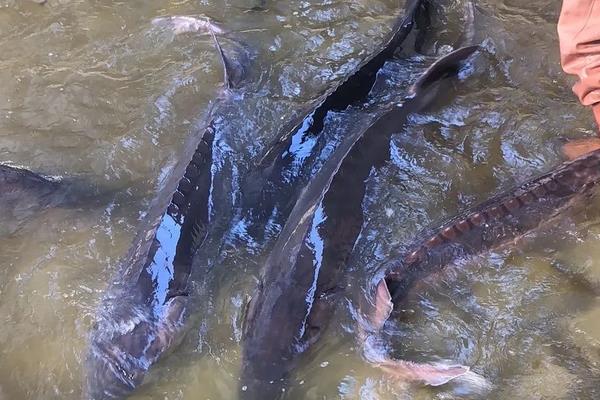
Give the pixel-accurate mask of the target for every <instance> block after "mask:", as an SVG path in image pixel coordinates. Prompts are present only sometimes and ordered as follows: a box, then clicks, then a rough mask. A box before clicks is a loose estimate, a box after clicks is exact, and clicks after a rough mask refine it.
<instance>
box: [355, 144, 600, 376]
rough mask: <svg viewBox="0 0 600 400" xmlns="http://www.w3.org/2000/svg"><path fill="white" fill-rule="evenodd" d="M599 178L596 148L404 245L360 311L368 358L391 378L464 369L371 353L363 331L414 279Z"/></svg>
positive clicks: (372, 327)
mask: <svg viewBox="0 0 600 400" xmlns="http://www.w3.org/2000/svg"><path fill="white" fill-rule="evenodd" d="M598 183H600V150H597V151H594V152H592V153H589V154H587V155H585V156H582V157H581V158H578V159H576V160H574V161H570V162H566V163H564V164H562V165H560V166H559V167H558V168H556V169H554V170H553V171H551V172H549V173H547V174H545V175H542V176H540V177H538V178H535V179H532V180H530V181H528V182H526V183H524V184H522V185H519V186H517V187H515V188H513V189H511V190H508V191H506V192H504V193H502V194H499V195H497V196H495V197H492V198H491V199H489V200H488V201H486V202H484V203H482V204H480V205H478V206H476V207H473V208H470V209H468V210H466V211H465V212H463V213H461V214H459V215H458V216H455V217H454V218H452V219H450V220H449V221H447V222H446V223H443V224H441V225H440V226H439V227H436V228H434V229H430V230H427V231H426V232H424V233H423V234H421V235H419V239H418V240H416V241H415V242H414V243H413V244H412V245H411V246H409V247H408V250H407V251H406V252H405V253H404V254H403V255H402V256H401V257H400V258H399V259H398V260H396V261H394V262H391V263H389V264H388V265H387V266H386V267H385V268H384V271H385V272H384V277H383V279H381V280H379V281H378V283H377V284H376V287H375V288H373V290H372V299H371V301H370V304H368V305H367V306H366V307H365V308H364V309H363V310H362V312H363V313H364V314H366V318H365V321H363V322H365V323H364V324H363V326H362V327H361V329H362V332H363V333H364V334H365V337H363V339H364V340H365V343H366V344H367V346H366V348H365V350H366V355H367V358H369V359H370V360H371V361H372V362H374V363H376V364H377V365H378V366H379V367H381V368H383V369H384V370H387V371H388V372H390V373H392V374H393V375H394V376H395V377H397V378H401V379H409V380H419V381H423V382H425V383H427V384H430V385H440V384H443V383H445V382H447V381H448V380H450V379H452V378H453V377H456V376H460V375H462V374H464V373H466V372H467V371H468V367H463V366H458V365H454V366H442V365H436V366H433V365H418V364H414V363H411V362H408V361H401V360H390V359H387V358H385V357H382V356H381V355H373V353H372V352H370V351H369V350H371V349H370V348H369V340H368V339H369V338H368V337H367V336H372V337H371V338H373V337H375V336H376V335H377V332H378V331H379V330H380V329H381V328H382V327H383V324H384V322H385V321H386V320H387V318H388V317H389V315H390V313H391V311H392V308H393V305H398V304H400V303H401V302H402V300H403V299H404V298H405V296H406V295H407V294H408V292H409V290H410V289H411V288H412V287H413V286H414V284H415V283H416V282H417V281H419V280H421V279H423V278H425V277H427V276H428V275H430V274H433V273H436V272H439V271H441V270H442V269H443V268H444V267H445V266H447V265H449V264H452V263H455V262H456V261H457V260H459V259H462V258H465V257H468V256H473V255H476V254H479V253H482V252H484V251H487V250H490V249H492V248H495V247H497V246H500V245H502V244H504V243H506V242H509V241H511V240H513V239H515V238H517V237H519V236H521V235H523V234H525V233H527V232H529V231H531V230H533V229H535V228H537V227H538V226H539V225H540V224H541V223H542V222H544V221H547V220H548V219H549V218H551V217H552V216H554V215H556V214H557V213H559V212H560V211H561V209H563V208H565V207H566V206H567V205H568V204H570V202H572V201H573V200H574V199H575V198H577V197H578V196H580V195H583V194H584V193H587V192H588V191H589V189H591V188H592V187H594V186H596V185H597V184H598Z"/></svg>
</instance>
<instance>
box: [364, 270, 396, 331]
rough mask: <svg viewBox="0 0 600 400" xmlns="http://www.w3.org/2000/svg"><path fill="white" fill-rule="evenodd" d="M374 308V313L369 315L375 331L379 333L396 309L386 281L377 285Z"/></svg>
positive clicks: (383, 280)
mask: <svg viewBox="0 0 600 400" xmlns="http://www.w3.org/2000/svg"><path fill="white" fill-rule="evenodd" d="M374 306H375V307H374V309H373V312H372V313H371V314H370V315H369V323H370V324H371V328H372V329H373V330H375V331H379V330H381V328H383V324H384V323H385V321H387V319H388V318H389V317H390V314H391V313H392V309H393V308H394V306H393V304H392V296H391V295H390V291H389V289H388V286H387V283H386V282H385V279H382V280H380V281H379V283H378V284H377V289H376V292H375V304H374Z"/></svg>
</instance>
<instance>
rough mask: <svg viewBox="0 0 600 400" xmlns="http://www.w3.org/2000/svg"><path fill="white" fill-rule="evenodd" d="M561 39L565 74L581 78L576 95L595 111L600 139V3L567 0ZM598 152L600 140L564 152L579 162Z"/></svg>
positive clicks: (571, 146)
mask: <svg viewBox="0 0 600 400" xmlns="http://www.w3.org/2000/svg"><path fill="white" fill-rule="evenodd" d="M558 37H559V40H560V60H561V64H562V67H563V70H564V71H565V72H566V73H568V74H572V75H576V76H577V78H578V80H577V83H575V86H573V92H575V94H576V95H577V97H578V98H579V101H580V102H581V104H583V105H584V106H591V107H592V110H593V113H594V118H595V119H596V123H597V124H598V128H599V129H598V131H597V134H598V136H600V1H596V0H563V4H562V10H561V13H560V19H559V21H558ZM598 148H600V139H587V140H583V141H576V142H572V143H567V145H565V147H564V152H565V154H566V155H567V156H568V157H569V158H576V157H578V156H579V155H581V154H584V153H586V152H588V151H592V150H596V149H598Z"/></svg>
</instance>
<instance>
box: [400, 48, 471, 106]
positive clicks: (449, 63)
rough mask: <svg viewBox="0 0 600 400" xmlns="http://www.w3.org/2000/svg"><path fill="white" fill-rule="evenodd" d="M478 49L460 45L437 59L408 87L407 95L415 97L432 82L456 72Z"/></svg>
mask: <svg viewBox="0 0 600 400" xmlns="http://www.w3.org/2000/svg"><path fill="white" fill-rule="evenodd" d="M479 49H480V47H479V46H466V47H461V48H459V49H456V50H454V51H453V52H451V53H449V54H446V55H445V56H443V57H442V58H440V59H438V60H437V61H435V62H434V63H433V64H431V66H430V67H429V68H427V70H426V71H425V72H424V73H423V75H421V76H420V77H419V79H417V81H416V82H415V83H414V84H413V85H412V86H411V87H410V89H409V95H410V96H411V97H415V96H416V95H418V94H420V93H421V92H422V91H423V90H425V89H427V88H428V87H429V86H431V85H432V84H433V83H435V82H437V81H439V80H441V79H443V78H445V77H447V76H449V75H452V74H456V73H457V71H458V69H459V67H460V64H461V63H462V62H464V61H465V60H466V59H467V58H469V57H470V56H471V54H473V53H475V52H476V51H477V50H479Z"/></svg>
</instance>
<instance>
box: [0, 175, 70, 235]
mask: <svg viewBox="0 0 600 400" xmlns="http://www.w3.org/2000/svg"><path fill="white" fill-rule="evenodd" d="M73 183H74V182H65V181H63V180H60V179H51V178H46V177H44V176H42V175H38V174H35V173H33V172H31V171H28V170H26V169H22V168H15V167H11V166H8V165H3V164H0V210H1V211H2V212H1V213H0V235H8V234H12V233H14V232H15V231H17V230H18V229H19V228H20V227H21V226H22V224H23V223H24V222H25V221H26V220H27V218H29V217H31V216H33V215H35V214H37V213H39V212H40V211H42V210H44V209H47V208H50V207H57V206H66V205H72V204H73V203H74V200H75V199H74V196H73V195H74V193H73V191H74V189H75V186H74V184H73Z"/></svg>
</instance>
